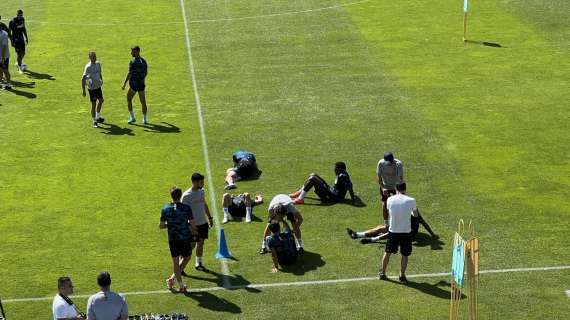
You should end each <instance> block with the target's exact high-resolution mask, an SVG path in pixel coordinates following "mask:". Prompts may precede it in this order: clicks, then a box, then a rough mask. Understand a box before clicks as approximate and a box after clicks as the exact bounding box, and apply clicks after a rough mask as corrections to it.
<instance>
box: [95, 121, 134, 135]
mask: <svg viewBox="0 0 570 320" xmlns="http://www.w3.org/2000/svg"><path fill="white" fill-rule="evenodd" d="M99 129H101V130H102V132H101V133H103V134H108V135H112V136H134V135H135V134H134V133H133V130H132V129H129V128H121V127H119V126H118V125H116V124H112V123H107V122H105V123H100V124H99Z"/></svg>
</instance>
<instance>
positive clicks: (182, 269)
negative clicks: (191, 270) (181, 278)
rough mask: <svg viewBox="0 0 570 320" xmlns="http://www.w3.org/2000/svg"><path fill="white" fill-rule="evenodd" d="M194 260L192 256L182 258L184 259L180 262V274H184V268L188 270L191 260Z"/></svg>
mask: <svg viewBox="0 0 570 320" xmlns="http://www.w3.org/2000/svg"><path fill="white" fill-rule="evenodd" d="M191 258H192V256H188V257H182V259H181V260H180V264H179V266H180V274H182V271H184V268H186V265H187V264H188V262H190V259H191Z"/></svg>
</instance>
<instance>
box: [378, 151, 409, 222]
mask: <svg viewBox="0 0 570 320" xmlns="http://www.w3.org/2000/svg"><path fill="white" fill-rule="evenodd" d="M376 175H377V178H378V184H379V185H380V197H381V199H382V216H383V217H384V224H386V225H388V208H387V207H386V201H387V200H388V197H390V196H391V195H395V194H396V184H398V183H403V182H404V166H403V165H402V162H401V161H400V160H398V159H396V158H394V155H393V154H392V152H386V153H384V158H382V159H380V161H378V166H377V167H376Z"/></svg>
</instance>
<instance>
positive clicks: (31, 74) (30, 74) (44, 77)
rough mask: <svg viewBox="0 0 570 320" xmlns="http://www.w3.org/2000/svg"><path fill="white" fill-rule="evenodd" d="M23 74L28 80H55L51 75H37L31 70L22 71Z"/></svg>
mask: <svg viewBox="0 0 570 320" xmlns="http://www.w3.org/2000/svg"><path fill="white" fill-rule="evenodd" d="M24 74H25V75H27V76H28V77H29V78H32V79H38V80H55V78H54V77H53V76H52V75H51V74H47V73H39V72H34V71H31V70H26V71H24Z"/></svg>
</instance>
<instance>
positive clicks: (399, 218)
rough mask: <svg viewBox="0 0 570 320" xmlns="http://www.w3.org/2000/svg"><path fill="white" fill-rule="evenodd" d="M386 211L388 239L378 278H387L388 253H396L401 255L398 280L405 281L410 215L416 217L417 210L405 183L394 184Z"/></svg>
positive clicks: (410, 248)
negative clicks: (394, 189)
mask: <svg viewBox="0 0 570 320" xmlns="http://www.w3.org/2000/svg"><path fill="white" fill-rule="evenodd" d="M387 202H388V204H387V206H388V213H389V217H390V223H389V227H388V241H386V250H385V252H384V256H383V257H382V265H381V266H380V273H378V278H379V279H380V280H387V279H388V278H387V277H386V268H387V267H388V262H390V255H391V254H396V253H398V248H400V254H401V255H402V261H401V269H400V282H402V283H407V282H408V280H407V279H406V268H407V267H408V257H409V256H410V255H411V254H412V226H411V224H412V219H411V216H414V217H418V216H419V212H418V209H417V207H416V199H414V198H412V197H409V196H407V195H406V184H405V183H403V182H402V183H398V184H397V185H396V195H394V196H391V197H390V198H388V201H387Z"/></svg>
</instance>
